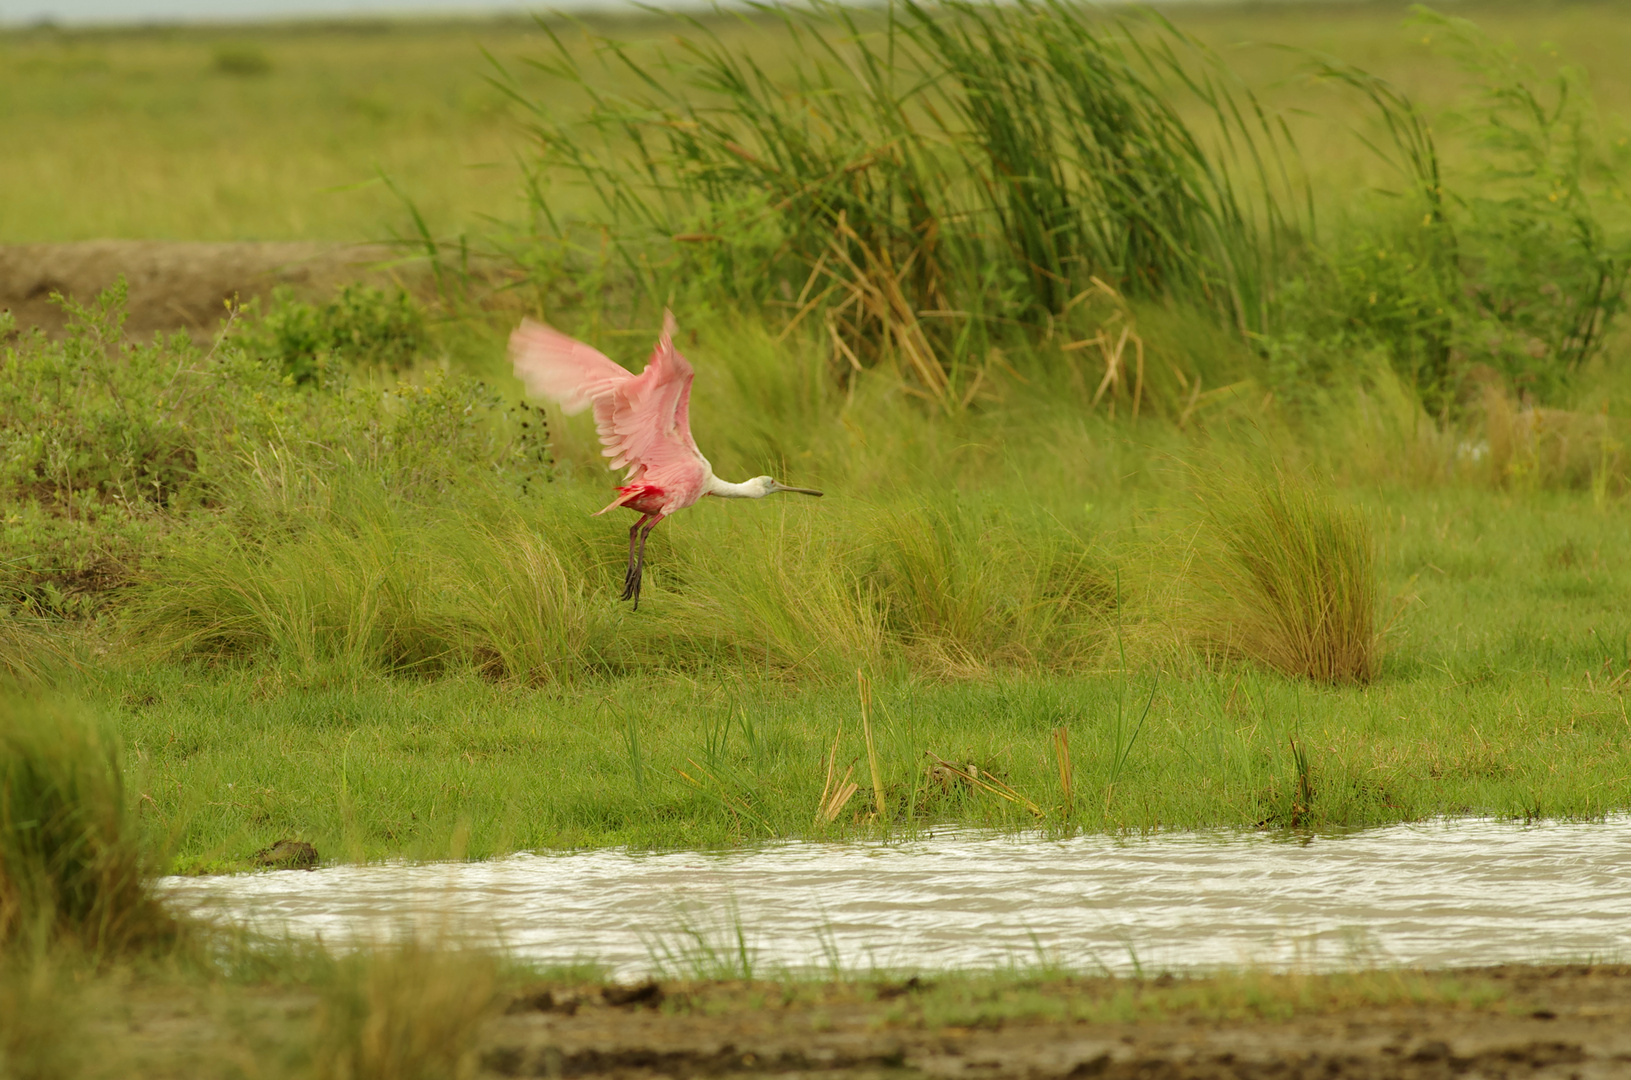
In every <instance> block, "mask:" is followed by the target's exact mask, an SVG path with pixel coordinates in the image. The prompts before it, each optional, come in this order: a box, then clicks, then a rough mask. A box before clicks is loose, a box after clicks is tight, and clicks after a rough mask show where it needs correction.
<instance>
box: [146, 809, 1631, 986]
mask: <svg viewBox="0 0 1631 1080" xmlns="http://www.w3.org/2000/svg"><path fill="white" fill-rule="evenodd" d="M162 887H163V889H164V891H165V893H166V894H167V895H168V896H169V897H170V899H171V900H172V902H174V903H176V904H178V905H180V906H183V907H186V908H193V909H200V910H204V911H207V912H210V913H212V914H213V915H214V916H215V917H222V918H230V919H234V920H239V921H242V922H245V923H248V924H250V925H252V926H255V927H257V928H259V929H262V930H273V931H276V930H280V929H287V931H288V932H290V933H292V934H295V935H313V936H317V935H320V936H321V937H322V938H323V939H324V940H325V941H328V942H330V943H336V944H338V943H343V942H345V941H347V940H349V939H352V938H354V937H357V936H365V937H370V938H377V937H380V936H384V935H388V934H390V933H393V932H397V931H399V930H400V929H401V928H402V927H403V926H406V925H415V924H417V925H420V926H428V927H434V928H437V929H444V928H455V929H458V930H460V931H462V932H465V933H475V934H481V935H488V936H491V937H492V938H494V939H496V940H499V941H501V942H503V943H504V944H505V945H506V946H508V947H509V948H511V949H513V950H515V951H516V952H518V953H520V954H523V955H525V956H528V957H531V958H534V959H537V960H540V961H545V962H562V963H564V962H572V961H578V960H595V961H599V962H601V963H604V964H607V965H609V966H610V967H611V968H612V969H613V970H614V971H615V972H616V973H617V974H619V975H621V976H635V975H639V974H643V973H646V972H648V971H651V970H652V969H653V967H654V964H655V963H656V960H654V956H655V957H659V958H660V957H661V955H662V954H664V953H665V952H666V953H667V954H669V956H670V958H672V956H673V955H674V954H675V953H676V952H680V953H684V952H686V951H695V942H694V938H693V937H692V936H691V935H688V934H686V933H684V932H683V931H682V929H681V928H682V927H689V928H690V929H691V930H692V931H693V932H694V933H700V934H701V935H702V936H703V937H704V938H706V939H708V940H709V941H711V942H713V943H714V944H716V945H718V946H719V947H721V948H722V949H726V950H727V951H728V950H734V949H735V948H736V943H735V941H734V933H735V927H736V926H737V925H740V927H741V928H742V929H743V931H744V933H745V936H746V940H747V944H748V946H749V947H750V949H751V950H752V953H753V955H754V956H755V958H756V962H757V965H758V968H759V970H761V971H763V970H766V969H771V968H775V967H778V966H786V967H809V966H825V965H827V964H829V963H831V962H833V961H836V962H838V963H841V964H842V965H843V966H845V967H847V968H863V969H864V968H868V967H872V966H878V967H883V968H889V969H899V968H910V969H944V968H954V967H991V966H996V965H1003V964H1008V963H1016V962H1017V963H1020V964H1029V963H1033V962H1035V961H1037V960H1038V959H1039V958H1041V959H1045V960H1047V961H1048V962H1053V963H1058V964H1062V965H1065V966H1068V967H1072V968H1079V969H1085V968H1095V967H1104V968H1108V969H1109V970H1111V971H1115V972H1118V973H1130V972H1134V971H1136V970H1140V969H1142V970H1143V971H1146V972H1149V971H1156V970H1174V971H1183V970H1204V969H1208V968H1217V967H1220V966H1235V965H1253V966H1257V967H1262V968H1267V969H1299V970H1333V969H1339V968H1345V967H1355V966H1361V965H1370V964H1398V965H1408V966H1424V967H1439V966H1453V965H1467V964H1487V963H1496V962H1504V961H1536V960H1558V959H1584V958H1594V959H1604V958H1623V957H1625V956H1627V955H1631V818H1617V819H1612V820H1610V821H1608V822H1606V823H1603V822H1597V823H1589V824H1573V823H1569V824H1557V823H1553V824H1541V825H1532V826H1522V825H1517V824H1513V823H1508V822H1491V821H1459V822H1447V823H1446V822H1439V823H1433V824H1428V825H1415V826H1394V827H1390V828H1385V829H1374V830H1368V831H1364V832H1358V833H1352V834H1348V835H1343V836H1333V837H1315V838H1312V839H1309V840H1307V841H1306V842H1301V843H1292V842H1286V841H1285V840H1284V839H1283V838H1275V837H1272V836H1268V835H1260V834H1238V833H1175V834H1169V835H1162V836H1157V837H1153V838H1148V839H1137V840H1116V839H1113V838H1109V837H1103V836H1084V837H1075V838H1071V839H1067V840H1043V839H1036V838H1034V837H1031V838H1027V837H1014V836H992V835H989V834H983V833H968V832H959V833H948V834H945V835H937V836H934V837H931V838H928V839H924V840H919V841H913V842H910V843H902V844H897V845H877V844H867V845H862V844H846V845H838V844H813V843H788V844H777V845H768V846H763V847H757V848H753V849H749V850H742V851H733V852H727V853H718V854H713V853H698V852H670V853H662V854H628V853H624V852H617V851H599V852H587V853H580V854H566V855H518V856H513V857H510V858H505V859H500V860H495V861H492V862H486V863H456V864H448V863H443V864H433V865H421V866H402V865H389V866H364V867H356V866H336V867H330V868H327V869H322V870H316V871H312V872H304V871H282V872H272V873H261V874H251V875H243V876H237V877H217V878H169V879H166V880H165V882H164V883H163V886H162ZM733 913H739V914H733ZM727 939H731V940H729V941H727ZM670 966H671V967H672V966H673V964H672V962H670Z"/></svg>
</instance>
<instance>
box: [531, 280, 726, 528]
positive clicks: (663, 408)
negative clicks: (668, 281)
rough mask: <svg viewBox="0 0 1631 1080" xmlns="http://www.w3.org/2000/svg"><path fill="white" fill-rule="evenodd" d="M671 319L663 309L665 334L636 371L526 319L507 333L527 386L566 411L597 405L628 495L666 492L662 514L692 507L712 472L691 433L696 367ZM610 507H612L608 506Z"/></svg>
mask: <svg viewBox="0 0 1631 1080" xmlns="http://www.w3.org/2000/svg"><path fill="white" fill-rule="evenodd" d="M674 330H675V323H674V316H673V315H672V314H670V313H668V312H666V311H665V312H664V313H663V332H662V337H661V338H659V339H658V341H657V348H656V349H655V351H653V352H652V354H651V360H650V361H649V362H648V363H647V364H646V369H645V370H644V371H642V372H641V373H640V374H639V375H632V374H630V373H629V372H628V371H627V370H625V369H624V368H622V367H620V366H618V365H617V364H615V363H613V362H612V361H611V360H610V359H608V358H607V357H606V356H605V355H603V354H602V353H600V352H598V351H596V350H595V349H592V348H590V347H589V346H588V345H585V344H583V343H582V342H580V341H574V340H573V339H572V338H569V337H567V336H566V335H565V334H562V333H560V332H559V331H556V330H552V329H551V328H549V327H547V326H544V325H543V324H541V323H536V322H533V321H531V320H530V319H529V320H526V321H524V322H523V323H522V324H521V327H520V329H518V330H516V332H515V333H514V334H512V335H510V360H511V363H512V364H514V366H515V373H516V375H517V376H519V377H520V379H521V381H522V382H523V383H525V384H526V386H527V389H528V390H529V391H531V392H533V393H535V394H539V395H541V396H543V397H547V398H551V399H553V400H555V401H557V402H559V403H560V404H561V407H562V408H563V409H565V410H566V411H567V412H568V413H574V412H580V411H582V409H583V408H584V407H585V406H586V405H590V404H592V405H593V406H594V409H595V429H596V431H597V433H598V434H599V435H600V442H601V445H602V446H604V447H605V449H604V450H602V451H601V453H602V454H604V455H605V456H606V457H609V458H611V459H612V461H611V464H610V466H609V467H610V468H613V469H621V468H624V467H627V468H628V470H629V471H628V474H627V475H626V476H625V477H624V481H623V482H624V484H625V488H624V497H623V498H622V499H620V500H618V502H617V503H613V506H616V505H619V504H620V503H622V502H625V501H628V500H630V499H633V498H637V497H639V495H640V494H641V492H642V491H643V490H644V489H645V488H646V487H655V488H659V489H661V492H662V499H663V513H665V514H671V513H673V512H674V511H676V510H679V509H682V508H683V507H686V506H690V505H691V504H692V503H694V502H696V501H697V500H698V499H700V498H701V497H702V496H703V494H704V493H705V492H706V491H707V484H708V478H709V477H710V476H711V475H712V474H713V470H712V469H711V468H710V467H709V465H708V461H707V459H706V458H704V457H703V456H702V453H701V452H700V451H699V450H698V449H697V444H696V442H695V441H694V440H693V439H692V438H691V417H690V409H691V380H692V379H693V378H694V377H695V375H696V372H695V371H694V370H693V369H692V367H691V365H690V364H689V363H688V362H686V359H685V357H683V356H681V355H680V353H679V350H678V349H676V348H674ZM608 509H610V507H608Z"/></svg>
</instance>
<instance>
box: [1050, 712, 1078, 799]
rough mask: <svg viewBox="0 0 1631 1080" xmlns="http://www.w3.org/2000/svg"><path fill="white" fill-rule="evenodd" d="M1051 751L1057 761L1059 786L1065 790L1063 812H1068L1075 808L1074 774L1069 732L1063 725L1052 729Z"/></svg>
mask: <svg viewBox="0 0 1631 1080" xmlns="http://www.w3.org/2000/svg"><path fill="white" fill-rule="evenodd" d="M1053 753H1054V758H1055V760H1057V761H1058V763H1059V786H1060V787H1061V788H1063V789H1064V791H1065V813H1067V814H1069V813H1072V812H1074V810H1075V808H1076V791H1075V785H1074V783H1073V781H1074V780H1075V778H1076V774H1075V770H1074V769H1073V768H1072V767H1071V763H1070V732H1069V731H1067V730H1066V729H1065V728H1063V727H1056V728H1054V729H1053Z"/></svg>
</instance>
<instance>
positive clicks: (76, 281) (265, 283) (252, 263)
mask: <svg viewBox="0 0 1631 1080" xmlns="http://www.w3.org/2000/svg"><path fill="white" fill-rule="evenodd" d="M120 275H123V276H124V279H125V281H126V283H127V284H128V285H129V288H130V306H129V318H128V320H127V321H126V323H125V329H126V332H127V333H129V334H130V335H132V336H133V337H147V336H150V335H152V334H153V333H156V332H173V331H177V330H185V331H187V332H188V333H191V334H193V335H194V336H196V337H207V336H209V335H210V334H212V333H214V332H215V330H216V328H217V327H218V326H219V325H220V321H221V319H222V318H223V317H224V316H225V314H226V311H225V303H226V301H228V300H231V299H233V298H235V297H236V298H238V299H239V300H243V301H248V300H250V299H252V298H256V297H264V296H266V295H268V294H269V293H271V291H272V290H273V289H274V288H276V287H277V286H279V285H286V286H289V287H290V288H292V289H294V290H295V292H296V293H297V294H298V295H301V296H303V297H306V298H309V299H315V298H318V297H326V296H328V295H330V294H332V293H333V291H334V290H335V289H336V288H338V287H339V286H340V285H343V284H345V283H348V282H353V281H366V282H369V283H371V284H376V285H384V284H390V283H394V284H398V285H401V286H403V287H404V288H407V289H409V290H410V291H415V292H420V291H423V290H424V289H426V288H427V287H428V283H429V274H428V272H427V271H426V270H425V268H424V267H423V265H422V264H418V263H413V262H410V261H408V260H406V259H405V258H404V253H403V252H402V251H401V250H400V249H397V248H393V247H389V246H387V245H382V244H346V245H336V244H313V243H174V242H170V241H159V240H91V241H85V242H83V243H75V244H14V245H5V246H0V309H10V311H11V313H12V314H13V315H14V316H16V318H17V322H18V325H19V326H20V327H22V328H23V329H24V330H27V329H30V328H32V327H40V328H42V329H44V330H45V331H46V332H47V333H50V334H55V333H58V332H60V331H61V329H62V327H63V324H64V322H65V319H64V316H63V312H62V309H61V307H59V306H58V305H57V304H55V303H53V302H52V300H51V294H52V293H61V294H63V295H64V296H68V297H72V298H73V299H75V300H79V301H81V302H86V301H89V300H91V299H93V298H94V297H95V296H96V295H97V294H98V293H100V292H101V291H102V290H104V289H106V288H108V287H109V286H110V285H112V284H113V283H114V282H115V281H116V280H118V278H119V276H120Z"/></svg>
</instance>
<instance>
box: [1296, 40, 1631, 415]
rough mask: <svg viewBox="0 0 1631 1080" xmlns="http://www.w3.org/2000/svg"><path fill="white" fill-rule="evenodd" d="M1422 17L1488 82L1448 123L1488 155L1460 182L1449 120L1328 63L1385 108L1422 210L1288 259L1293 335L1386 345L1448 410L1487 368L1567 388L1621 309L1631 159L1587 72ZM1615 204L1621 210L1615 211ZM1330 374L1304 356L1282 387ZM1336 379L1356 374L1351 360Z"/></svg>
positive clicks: (1324, 351) (1538, 390) (1350, 346)
mask: <svg viewBox="0 0 1631 1080" xmlns="http://www.w3.org/2000/svg"><path fill="white" fill-rule="evenodd" d="M1413 25H1414V26H1415V27H1417V28H1418V29H1420V30H1422V31H1425V32H1426V34H1427V37H1428V39H1429V40H1437V41H1439V42H1440V43H1441V45H1442V46H1443V47H1444V48H1445V49H1446V50H1447V51H1449V52H1450V53H1451V54H1452V55H1453V56H1454V57H1455V59H1456V60H1457V61H1458V62H1459V63H1460V65H1461V67H1462V69H1463V71H1464V72H1465V73H1466V75H1467V77H1468V79H1469V82H1470V83H1471V84H1472V85H1473V86H1474V87H1475V88H1476V92H1475V95H1474V97H1473V99H1472V100H1471V102H1470V103H1469V104H1468V105H1467V106H1466V107H1465V108H1464V109H1463V110H1462V111H1461V113H1460V114H1452V115H1450V116H1449V117H1446V118H1445V123H1444V124H1443V126H1444V127H1445V128H1447V129H1449V130H1451V131H1452V132H1454V133H1455V134H1457V135H1459V136H1460V137H1462V138H1465V139H1467V140H1469V141H1470V142H1471V143H1472V146H1473V148H1474V150H1475V153H1474V154H1473V155H1472V157H1473V159H1474V160H1476V161H1478V162H1480V165H1479V167H1478V168H1477V169H1476V170H1474V171H1473V172H1472V174H1471V175H1468V176H1466V177H1462V178H1454V179H1452V178H1447V177H1446V176H1444V175H1443V170H1442V168H1441V166H1440V163H1439V156H1438V149H1437V139H1438V138H1439V136H1438V135H1437V134H1435V126H1434V125H1431V124H1429V123H1428V120H1427V118H1426V117H1425V116H1423V115H1422V114H1421V113H1420V112H1419V111H1418V110H1417V109H1416V108H1415V106H1414V105H1413V104H1411V102H1410V101H1409V100H1408V99H1406V98H1404V97H1403V96H1402V95H1400V94H1399V93H1398V92H1397V91H1394V90H1393V89H1392V88H1391V87H1388V86H1386V85H1385V84H1383V83H1382V82H1381V81H1380V80H1378V79H1375V78H1374V77H1372V76H1369V75H1367V74H1366V73H1364V72H1362V71H1358V70H1357V69H1352V68H1339V67H1336V66H1333V65H1329V64H1325V65H1321V67H1320V70H1321V71H1322V72H1323V73H1324V74H1326V75H1327V76H1330V77H1333V78H1336V79H1340V80H1342V81H1344V82H1346V83H1348V84H1349V85H1350V86H1353V87H1355V88H1356V89H1358V90H1359V91H1360V92H1362V93H1364V94H1366V95H1367V96H1368V97H1369V98H1370V99H1371V101H1372V102H1373V103H1374V104H1375V105H1376V106H1377V108H1378V110H1379V111H1380V113H1381V115H1382V118H1383V120H1384V122H1385V125H1386V127H1387V130H1388V131H1389V132H1390V134H1391V136H1392V157H1393V160H1394V163H1395V164H1396V165H1397V166H1398V168H1399V169H1400V171H1401V173H1402V174H1404V175H1405V176H1406V177H1407V178H1408V180H1409V182H1410V187H1411V190H1410V191H1409V192H1407V193H1406V194H1408V195H1409V196H1410V197H1411V200H1412V201H1411V202H1410V203H1408V204H1407V205H1410V206H1412V207H1413V209H1412V210H1410V211H1408V212H1406V213H1404V214H1402V215H1400V214H1399V213H1398V212H1397V210H1394V211H1393V212H1392V213H1377V212H1375V211H1374V208H1373V213H1372V215H1371V217H1370V218H1369V219H1367V220H1364V221H1363V222H1356V223H1353V224H1350V225H1348V227H1347V228H1346V231H1345V232H1344V233H1342V234H1341V235H1339V237H1338V239H1337V242H1336V243H1334V244H1332V245H1329V247H1328V249H1327V253H1325V254H1321V253H1320V252H1317V251H1309V252H1306V253H1304V254H1303V255H1302V256H1300V258H1303V259H1306V260H1307V261H1306V262H1304V263H1299V264H1293V265H1292V267H1291V270H1292V280H1291V281H1290V283H1289V284H1288V285H1287V286H1286V287H1284V288H1283V289H1282V290H1281V292H1280V297H1281V301H1282V305H1283V315H1282V318H1281V320H1280V328H1281V332H1282V334H1283V335H1284V336H1287V337H1289V338H1291V339H1293V340H1298V341H1299V342H1301V343H1308V344H1312V345H1313V347H1312V348H1307V347H1306V345H1305V347H1304V348H1303V349H1302V351H1303V352H1305V353H1307V354H1309V355H1311V356H1314V357H1320V356H1331V355H1338V356H1340V355H1341V354H1342V353H1344V352H1352V351H1355V350H1358V351H1364V350H1365V349H1366V348H1369V347H1381V348H1383V349H1385V350H1386V351H1387V352H1388V354H1389V357H1390V359H1391V360H1392V363H1393V365H1394V367H1395V369H1396V370H1397V371H1398V373H1399V374H1400V375H1401V376H1402V377H1404V378H1405V379H1406V380H1407V381H1408V382H1409V384H1410V385H1411V386H1413V387H1414V388H1415V390H1416V392H1417V393H1418V394H1420V395H1421V397H1422V399H1423V402H1424V403H1425V404H1426V405H1427V406H1428V408H1429V409H1430V410H1431V411H1433V412H1435V413H1441V412H1443V411H1445V410H1447V409H1449V408H1450V407H1451V406H1452V405H1453V404H1454V403H1455V402H1456V401H1457V398H1458V394H1459V392H1460V391H1461V389H1462V386H1461V384H1462V382H1463V380H1464V379H1465V377H1466V376H1467V375H1468V374H1469V373H1470V372H1472V371H1474V370H1475V369H1476V368H1477V367H1478V366H1480V365H1481V366H1484V367H1488V368H1493V369H1494V370H1495V371H1497V372H1499V373H1501V374H1502V375H1503V376H1505V377H1506V378H1507V379H1508V380H1509V381H1510V382H1511V383H1513V384H1514V385H1516V386H1518V387H1520V388H1521V389H1522V390H1523V392H1524V393H1525V394H1528V395H1531V396H1534V397H1537V398H1539V399H1541V400H1548V399H1553V398H1556V397H1557V396H1558V395H1559V394H1560V393H1561V392H1562V391H1563V389H1564V388H1565V386H1566V385H1567V383H1568V380H1569V378H1570V377H1571V376H1572V375H1574V374H1575V373H1576V372H1578V371H1579V370H1580V369H1581V367H1582V366H1583V365H1585V364H1586V363H1587V362H1588V361H1590V360H1591V359H1592V358H1593V357H1594V356H1596V355H1598V354H1599V353H1600V352H1601V350H1602V348H1603V345H1604V342H1605V340H1606V337H1607V334H1608V331H1609V329H1610V327H1611V326H1612V324H1613V322H1614V320H1615V319H1616V318H1617V317H1618V316H1619V314H1620V313H1621V311H1622V310H1623V309H1624V306H1625V294H1626V288H1627V282H1628V275H1631V228H1627V222H1626V220H1625V218H1626V215H1625V212H1624V209H1623V203H1624V195H1623V192H1622V191H1621V190H1620V188H1619V187H1618V186H1617V184H1616V183H1615V182H1613V181H1614V177H1616V176H1617V175H1618V174H1619V171H1620V170H1621V169H1622V168H1623V166H1624V165H1625V164H1626V154H1625V153H1624V152H1623V149H1622V150H1620V151H1611V150H1610V149H1608V148H1607V147H1605V145H1604V140H1602V139H1601V138H1600V137H1599V136H1598V134H1597V132H1596V126H1595V120H1594V117H1593V115H1592V110H1591V100H1590V96H1589V93H1588V92H1587V90H1586V87H1585V82H1584V77H1583V75H1582V74H1581V73H1580V72H1579V71H1578V70H1577V69H1574V68H1569V67H1564V68H1562V69H1560V70H1559V72H1558V73H1557V75H1556V76H1555V77H1554V78H1553V79H1551V80H1550V85H1549V87H1548V86H1547V85H1546V81H1544V80H1542V79H1540V77H1539V76H1538V75H1537V74H1536V72H1535V71H1534V70H1533V69H1532V68H1531V67H1530V66H1528V65H1526V64H1523V63H1521V62H1519V61H1518V59H1517V58H1516V56H1515V54H1514V52H1513V50H1512V49H1510V48H1509V47H1502V46H1498V45H1496V44H1495V43H1494V42H1492V41H1490V40H1489V39H1488V38H1487V37H1486V36H1484V35H1483V34H1482V33H1481V32H1480V31H1479V30H1478V29H1477V28H1476V27H1475V26H1473V24H1471V23H1470V22H1467V21H1466V20H1464V19H1454V18H1449V17H1446V16H1442V15H1438V14H1436V13H1434V12H1431V11H1428V10H1426V9H1424V8H1418V9H1417V10H1416V15H1415V19H1414V23H1413ZM1605 203H1606V204H1619V205H1620V210H1619V212H1618V214H1617V215H1615V216H1614V217H1605V216H1604V214H1603V209H1602V208H1603V205H1604V204H1605ZM1378 220H1380V222H1381V227H1380V228H1378ZM1286 331H1289V334H1286ZM1269 351H1270V353H1271V355H1272V354H1273V351H1274V350H1273V348H1272V347H1271V348H1270V350H1269ZM1319 368H1320V365H1319V364H1318V363H1317V362H1316V363H1315V364H1313V365H1302V366H1301V367H1299V366H1298V365H1292V367H1291V368H1290V370H1288V371H1287V372H1285V373H1283V374H1282V378H1281V382H1282V384H1283V385H1286V386H1292V385H1294V383H1295V380H1296V379H1297V378H1300V377H1303V376H1307V375H1313V376H1315V377H1320V376H1323V375H1325V374H1326V372H1325V371H1322V370H1319ZM1335 373H1336V374H1337V375H1338V376H1341V375H1344V374H1347V372H1346V371H1345V370H1343V369H1342V367H1341V365H1340V364H1339V365H1338V367H1337V371H1336V372H1335ZM1462 396H1464V395H1462Z"/></svg>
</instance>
